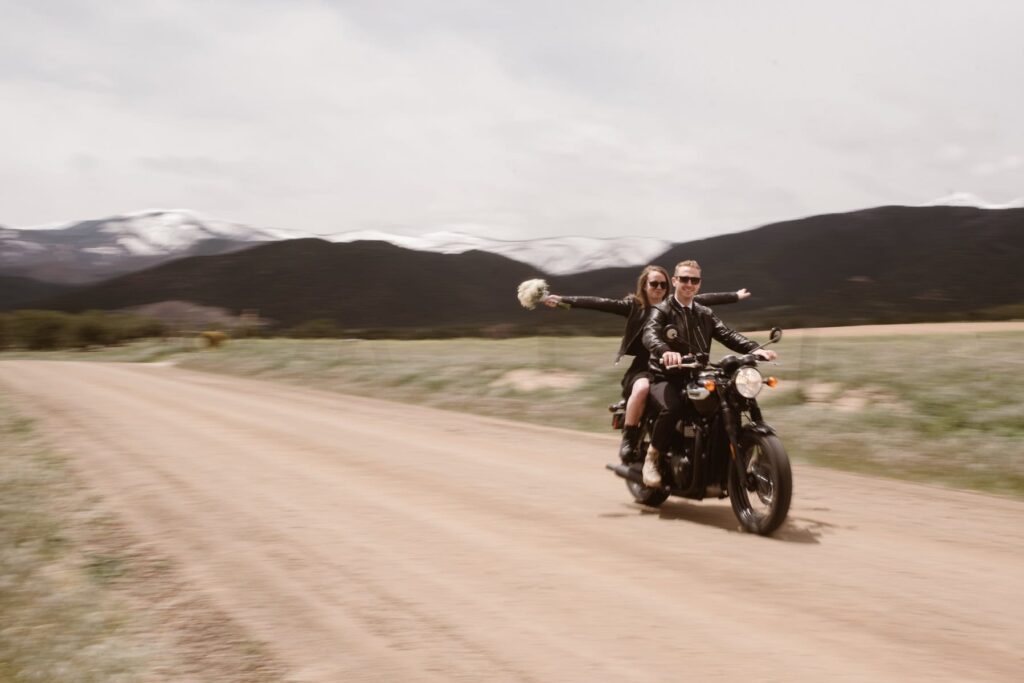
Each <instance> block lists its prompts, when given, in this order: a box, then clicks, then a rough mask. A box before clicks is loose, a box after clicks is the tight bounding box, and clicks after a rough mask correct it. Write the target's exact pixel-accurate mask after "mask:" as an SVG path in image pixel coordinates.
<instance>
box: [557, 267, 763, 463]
mask: <svg viewBox="0 0 1024 683" xmlns="http://www.w3.org/2000/svg"><path fill="white" fill-rule="evenodd" d="M669 282H670V280H669V276H668V271H666V270H665V269H664V268H662V267H661V266H647V267H646V268H644V269H643V270H642V271H641V272H640V277H639V278H637V281H636V292H634V293H633V294H627V295H626V296H625V297H623V298H622V299H605V298H602V297H596V296H561V295H559V294H549V295H548V296H546V297H544V299H543V302H544V304H545V305H547V306H550V307H552V308H553V307H555V306H558V305H559V304H562V305H563V306H564V305H567V306H568V307H570V308H572V307H576V308H589V309H592V310H595V311H604V312H605V313H615V314H616V315H621V316H624V317H625V318H626V329H625V331H624V332H623V334H622V343H621V344H620V345H619V353H618V355H616V356H615V362H616V363H618V362H619V360H621V358H622V357H623V356H625V355H630V356H633V362H632V363H630V365H629V369H628V370H626V374H625V375H623V377H622V397H623V398H625V399H626V424H625V426H624V428H623V430H622V445H621V446H620V447H619V457H620V458H622V460H623V462H632V461H633V460H636V459H638V455H637V448H638V447H639V445H640V444H639V443H638V442H639V440H640V419H641V418H642V417H643V414H644V406H645V405H646V404H647V394H648V392H649V390H650V388H651V375H650V372H649V371H648V368H647V364H648V361H649V359H650V354H649V353H648V352H647V349H646V348H645V347H644V345H643V342H642V341H641V336H642V333H643V329H644V321H645V320H646V319H647V311H648V310H649V309H650V308H651V306H654V305H656V304H660V303H661V302H662V301H664V300H665V297H667V296H668V292H669V289H668V288H669ZM748 296H750V292H748V291H747V290H746V289H741V290H739V291H736V292H716V293H713V294H698V295H697V296H696V297H694V301H696V302H697V303H700V304H704V305H705V306H711V305H715V304H732V303H736V302H737V301H740V300H741V299H746V298H747V297H748Z"/></svg>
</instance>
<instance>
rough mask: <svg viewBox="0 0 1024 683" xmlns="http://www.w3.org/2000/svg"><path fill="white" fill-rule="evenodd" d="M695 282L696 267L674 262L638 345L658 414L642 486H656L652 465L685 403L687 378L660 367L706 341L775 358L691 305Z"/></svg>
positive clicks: (707, 345) (700, 349)
mask: <svg viewBox="0 0 1024 683" xmlns="http://www.w3.org/2000/svg"><path fill="white" fill-rule="evenodd" d="M700 281H701V269H700V264H698V263H697V262H696V261H681V262H680V263H678V264H677V265H676V267H675V275H673V276H672V287H673V288H674V290H675V291H674V292H673V295H672V296H669V297H666V299H665V300H664V301H662V302H661V303H660V304H658V305H656V306H653V307H652V308H651V313H650V315H649V316H648V317H647V323H646V324H645V325H644V335H643V342H644V346H646V347H647V350H648V351H650V353H651V361H650V370H651V375H652V383H651V393H650V395H651V397H652V398H653V399H654V400H655V401H656V402H657V404H658V407H659V408H660V409H661V410H660V412H659V413H658V418H657V420H655V422H654V433H653V434H652V435H651V446H650V448H648V450H647V459H646V460H645V461H644V468H643V477H644V485H645V486H650V487H660V486H661V474H660V473H659V472H658V460H659V458H660V457H661V454H662V453H663V452H664V451H665V449H666V448H667V447H668V444H669V441H670V440H671V438H672V431H673V430H674V429H675V426H676V422H678V421H679V418H680V417H681V416H682V412H683V407H684V406H685V401H686V400H687V399H686V396H685V394H684V393H683V392H685V391H686V383H687V382H688V381H689V380H690V379H691V377H692V375H691V374H689V373H687V372H684V371H677V372H673V373H667V372H666V371H665V368H666V367H671V366H673V365H679V364H680V363H682V362H683V355H684V354H686V355H691V354H692V355H696V354H699V353H708V352H709V351H710V350H711V340H712V339H715V340H717V341H718V342H719V343H720V344H722V345H723V346H725V347H727V348H729V349H731V350H733V351H736V352H737V353H751V352H753V353H754V354H755V355H757V356H758V357H760V358H763V359H765V360H775V359H776V358H777V357H778V356H777V354H776V353H775V352H774V351H771V350H768V349H758V350H757V351H754V348H755V347H756V346H757V343H756V342H753V341H751V340H749V339H747V338H746V337H744V336H743V335H742V334H740V333H739V332H736V331H734V330H731V329H729V328H728V327H726V326H725V324H724V323H723V322H722V321H721V320H719V319H718V317H717V316H715V314H714V313H712V312H711V309H710V308H708V307H706V306H702V305H701V304H698V303H696V302H695V301H694V300H693V298H694V297H695V296H697V292H699V291H700Z"/></svg>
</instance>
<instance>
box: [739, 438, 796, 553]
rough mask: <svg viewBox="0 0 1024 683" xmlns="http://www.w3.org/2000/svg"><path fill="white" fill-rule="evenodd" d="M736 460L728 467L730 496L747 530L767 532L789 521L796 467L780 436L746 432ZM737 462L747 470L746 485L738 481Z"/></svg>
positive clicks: (763, 534) (741, 522)
mask: <svg viewBox="0 0 1024 683" xmlns="http://www.w3.org/2000/svg"><path fill="white" fill-rule="evenodd" d="M736 457H737V460H738V462H737V463H734V464H733V466H732V467H731V468H730V469H729V500H730V502H731V503H732V510H733V512H734V513H735V514H736V518H737V519H739V520H740V524H742V525H743V528H744V529H746V530H747V531H750V532H752V533H755V534H760V535H762V536H767V535H769V534H771V533H772V532H773V531H775V530H776V529H778V528H779V526H780V525H781V524H782V523H783V522H784V521H786V515H787V514H789V503H790V500H791V499H792V497H793V470H792V468H791V467H790V464H789V455H788V454H787V453H786V449H785V448H783V446H782V442H781V441H779V439H778V437H776V436H773V435H770V434H759V433H757V432H750V431H748V432H745V433H744V434H743V435H742V436H741V437H740V452H739V453H737V454H736ZM737 466H739V467H742V468H743V469H744V470H745V471H746V474H747V487H746V488H744V487H743V486H742V485H741V484H740V481H739V473H738V472H737Z"/></svg>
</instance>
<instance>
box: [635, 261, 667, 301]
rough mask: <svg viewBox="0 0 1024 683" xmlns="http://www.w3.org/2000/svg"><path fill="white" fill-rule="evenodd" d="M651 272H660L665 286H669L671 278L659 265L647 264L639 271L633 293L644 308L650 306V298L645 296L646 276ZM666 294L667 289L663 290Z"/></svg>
mask: <svg viewBox="0 0 1024 683" xmlns="http://www.w3.org/2000/svg"><path fill="white" fill-rule="evenodd" d="M651 273H661V274H662V275H663V276H665V287H670V286H671V282H672V278H670V277H669V276H668V271H667V270H665V269H664V268H662V267H661V266H647V267H645V268H644V269H643V270H642V271H640V277H638V278H637V279H636V292H635V293H634V294H633V296H635V297H636V298H637V299H639V300H640V303H642V304H643V305H644V308H650V307H651V300H650V299H648V298H647V278H648V277H649V276H650V274H651ZM665 294H666V296H667V295H668V289H666V290H665Z"/></svg>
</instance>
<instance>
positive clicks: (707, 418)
mask: <svg viewBox="0 0 1024 683" xmlns="http://www.w3.org/2000/svg"><path fill="white" fill-rule="evenodd" d="M781 338H782V330H780V329H779V328H774V329H772V332H771V341H769V342H768V343H767V344H764V345H763V346H767V345H768V344H774V343H775V342H778V341H779V340H780V339H781ZM758 362H759V359H758V358H757V357H756V356H754V355H752V354H746V355H740V356H737V355H728V356H725V357H723V358H722V359H721V360H719V361H718V362H717V363H709V362H708V357H707V355H706V354H700V355H699V356H698V357H694V356H687V357H684V363H683V364H682V365H679V366H676V367H675V368H673V370H689V371H691V372H692V374H693V376H692V378H691V380H690V381H689V382H688V383H687V385H686V396H687V398H688V399H689V400H688V401H686V407H685V410H684V412H683V417H682V419H681V420H680V421H679V422H678V423H677V424H676V429H675V432H674V433H673V438H672V443H671V445H670V447H669V448H668V449H667V452H665V453H662V454H661V459H660V462H659V469H660V471H661V478H662V482H663V486H662V487H661V488H651V487H648V486H644V483H643V475H642V474H641V469H642V465H643V454H644V453H646V452H647V447H648V445H649V444H650V434H651V432H652V429H653V426H654V419H655V418H656V417H657V413H658V407H657V405H656V404H654V402H653V401H648V403H647V408H648V409H647V411H646V414H645V415H644V418H643V423H642V429H641V432H642V439H641V443H640V449H639V453H640V460H639V461H638V462H632V463H622V464H618V465H608V466H607V467H608V469H610V470H611V471H613V472H614V473H615V474H617V475H618V476H620V477H622V478H623V479H625V480H626V486H627V487H628V488H629V492H630V494H631V495H632V496H633V499H634V500H635V501H636V502H638V503H641V504H643V505H649V506H652V507H657V506H659V505H661V504H662V503H664V502H665V501H666V500H667V499H668V497H669V496H680V497H682V498H690V499H693V500H703V499H704V498H725V497H726V496H728V497H729V500H730V501H731V503H732V509H733V512H734V513H735V514H736V517H737V518H738V519H739V521H740V524H741V525H742V526H743V528H744V529H746V530H747V531H750V532H753V533H757V534H761V535H765V536H766V535H768V534H771V533H772V532H773V531H775V530H776V529H778V528H779V525H781V524H782V523H783V522H784V521H785V519H786V514H787V513H788V512H789V503H790V499H791V497H792V495H793V474H792V470H791V468H790V464H789V456H788V455H787V454H786V449H785V448H783V446H782V442H781V441H780V440H779V438H778V437H777V436H776V435H775V430H774V429H772V427H771V426H770V425H769V424H768V423H766V422H765V421H764V419H763V418H762V416H761V409H760V408H759V407H758V405H757V395H758V394H759V393H760V392H761V389H762V388H763V386H764V385H766V384H767V385H768V386H775V382H776V380H775V378H773V377H769V378H767V379H765V378H764V377H763V376H762V374H761V372H760V371H759V370H758ZM609 410H611V411H612V426H613V427H615V428H617V429H622V426H623V424H624V423H625V402H624V401H623V402H620V403H617V404H614V405H612V406H609Z"/></svg>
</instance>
